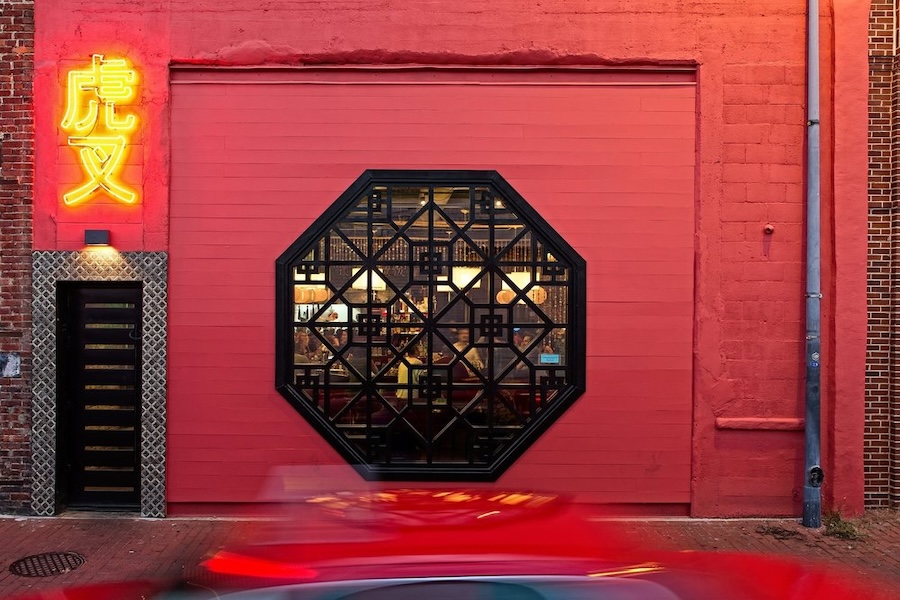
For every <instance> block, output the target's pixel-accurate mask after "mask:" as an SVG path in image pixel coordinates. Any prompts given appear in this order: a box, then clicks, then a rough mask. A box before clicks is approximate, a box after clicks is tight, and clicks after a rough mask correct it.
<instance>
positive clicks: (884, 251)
mask: <svg viewBox="0 0 900 600" xmlns="http://www.w3.org/2000/svg"><path fill="white" fill-rule="evenodd" d="M893 5H894V0H873V1H872V5H871V6H872V8H871V13H870V19H869V236H868V237H869V256H868V306H869V327H868V332H869V333H868V343H867V348H866V363H867V367H866V425H865V434H864V436H865V437H864V452H865V500H866V505H867V506H869V507H886V506H889V505H890V504H891V501H892V495H891V473H892V470H893V469H892V468H891V447H892V444H891V429H892V426H891V421H892V418H891V417H892V413H895V412H896V407H892V401H891V392H892V389H891V388H892V385H891V371H892V368H891V357H892V351H891V328H892V325H891V322H892V315H893V312H894V310H893V306H894V302H893V298H892V282H891V266H892V263H893V260H892V249H891V245H892V237H893V227H892V221H893V211H892V209H891V204H892V201H891V197H892V195H893V183H892V181H893V176H894V172H895V166H894V165H895V161H894V159H893V153H894V146H895V144H894V143H893V135H894V132H893V121H894V120H893V118H892V111H893V107H894V101H893V98H894V85H895V77H896V68H895V66H894V62H895V57H894V30H895V25H894V17H895V15H894V6H893ZM894 499H896V498H894Z"/></svg>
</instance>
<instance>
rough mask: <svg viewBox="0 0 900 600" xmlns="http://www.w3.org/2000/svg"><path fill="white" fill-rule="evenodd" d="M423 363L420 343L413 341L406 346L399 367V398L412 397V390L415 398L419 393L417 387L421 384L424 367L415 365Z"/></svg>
mask: <svg viewBox="0 0 900 600" xmlns="http://www.w3.org/2000/svg"><path fill="white" fill-rule="evenodd" d="M421 364H422V360H421V359H420V358H419V343H418V342H415V343H412V344H410V345H409V346H407V347H406V352H405V353H404V355H403V359H402V360H401V361H400V365H399V366H398V367H397V383H398V384H399V385H400V387H399V389H397V398H401V399H408V398H410V392H412V397H413V398H414V397H416V396H417V395H418V394H417V393H416V387H418V385H419V376H420V375H421V374H422V369H417V368H414V367H415V366H419V365H421Z"/></svg>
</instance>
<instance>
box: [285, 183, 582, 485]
mask: <svg viewBox="0 0 900 600" xmlns="http://www.w3.org/2000/svg"><path fill="white" fill-rule="evenodd" d="M276 265H277V267H276V268H277V274H276V281H277V284H276V285H277V298H278V300H277V302H278V306H277V308H276V312H277V314H278V318H279V319H280V321H279V326H278V327H277V330H278V334H277V335H279V336H280V337H279V338H278V339H276V352H277V368H276V387H277V388H278V389H279V391H280V392H281V393H282V395H284V397H285V398H286V399H287V400H288V401H289V402H290V403H291V404H292V405H293V406H294V407H295V408H296V409H297V411H298V412H299V413H300V414H301V415H303V416H304V417H305V418H306V419H307V420H308V421H309V422H310V423H312V424H313V425H314V426H315V427H316V428H317V429H318V430H319V431H320V432H321V433H322V434H323V436H324V437H325V439H326V440H328V441H329V443H331V444H332V446H333V447H335V449H337V450H338V451H339V452H341V453H342V454H343V455H344V456H345V457H346V459H347V460H348V462H350V463H351V464H353V465H356V466H357V467H358V469H359V470H360V471H361V472H362V474H363V475H364V476H365V477H368V478H371V479H378V480H381V479H395V480H413V479H431V480H433V479H441V480H487V479H496V477H498V476H499V475H500V474H501V473H502V472H503V470H504V469H506V468H508V467H509V465H511V464H512V463H513V461H515V460H516V458H517V457H518V456H519V455H521V454H522V452H524V451H525V449H526V448H527V447H528V445H530V444H531V443H533V442H534V440H536V439H537V438H538V437H539V436H540V435H541V434H542V433H543V431H544V430H546V428H547V427H548V426H549V425H550V424H551V423H552V422H553V421H554V420H555V419H556V418H558V417H559V415H561V414H562V413H563V412H564V411H565V410H566V409H567V408H568V406H570V405H571V403H572V402H573V401H574V400H575V399H576V398H577V397H578V395H579V394H580V393H581V392H582V391H583V385H584V384H583V377H584V369H583V368H582V367H581V365H580V361H581V360H582V358H581V357H583V355H584V351H583V347H584V336H583V330H584V327H583V324H584V317H583V307H584V304H585V302H584V301H583V297H584V293H585V292H584V280H583V274H584V262H583V260H582V259H581V258H580V257H579V256H578V255H577V253H576V252H575V251H574V250H573V249H572V248H571V246H569V245H568V244H567V243H566V242H565V240H563V239H562V238H561V237H559V235H558V234H556V233H555V232H554V231H553V229H552V227H550V225H549V224H547V223H546V222H545V221H544V220H543V219H542V218H541V217H540V215H538V214H537V213H536V212H534V210H533V209H532V208H531V207H530V206H529V205H528V203H527V202H526V201H525V199H524V198H522V197H521V196H520V195H519V194H518V193H517V192H516V191H515V190H514V189H513V188H512V187H511V186H509V184H508V183H506V182H505V181H504V180H503V179H502V178H501V177H500V176H499V174H497V173H496V172H493V171H490V172H488V171H484V172H453V171H441V172H437V173H434V172H427V171H412V172H394V171H390V172H381V171H368V172H366V174H364V175H363V176H362V177H361V178H360V179H359V180H357V182H356V183H355V184H354V185H353V186H351V188H349V189H348V191H347V192H345V194H343V195H342V196H341V198H339V199H338V200H337V201H336V202H335V203H334V204H333V205H332V207H331V208H330V209H329V211H328V212H327V213H326V214H325V215H323V216H322V217H321V218H320V219H319V220H317V221H316V223H314V224H313V225H312V226H311V227H310V228H309V229H307V231H306V232H305V233H303V234H302V235H301V237H300V238H299V239H298V240H297V241H296V242H295V243H294V244H293V245H292V246H291V247H290V248H289V249H288V250H286V251H285V252H284V253H283V254H282V256H281V257H280V258H279V259H278V261H277V263H276Z"/></svg>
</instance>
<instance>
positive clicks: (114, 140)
mask: <svg viewBox="0 0 900 600" xmlns="http://www.w3.org/2000/svg"><path fill="white" fill-rule="evenodd" d="M137 84H138V74H137V71H135V70H134V69H133V68H132V67H131V65H129V64H128V61H127V60H125V59H123V58H104V57H103V55H102V54H94V55H93V56H92V57H91V66H90V68H89V69H73V70H71V71H69V75H68V78H67V81H66V112H65V114H64V115H63V119H62V121H61V122H60V127H62V129H63V130H64V131H66V132H68V133H69V134H70V135H69V138H68V143H69V146H72V147H73V148H77V149H78V157H79V159H80V160H81V166H82V169H84V172H85V174H86V175H87V177H88V181H86V182H85V183H84V184H82V185H80V186H79V187H77V188H75V189H73V190H71V191H69V192H67V193H66V194H64V195H63V201H64V202H65V203H66V204H67V205H72V204H77V203H79V202H81V201H83V200H86V199H88V198H90V197H91V196H93V195H95V194H97V193H99V192H101V191H102V192H105V193H106V194H107V195H109V196H110V197H111V198H113V199H115V200H118V201H120V202H124V203H126V204H133V203H134V202H135V201H136V200H137V193H135V192H134V191H133V190H131V189H129V188H128V187H126V186H125V185H123V184H122V183H120V182H118V181H117V178H118V175H119V173H120V172H121V170H122V167H123V166H124V165H125V158H126V155H127V153H126V150H127V148H128V144H129V142H130V141H131V135H132V133H134V130H135V128H136V127H137V121H138V119H137V116H135V115H133V114H127V115H124V116H123V115H120V114H119V113H118V112H117V109H116V104H117V103H118V104H120V105H123V104H128V103H129V102H131V101H132V100H134V98H135V97H136V95H137Z"/></svg>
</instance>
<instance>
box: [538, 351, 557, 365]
mask: <svg viewBox="0 0 900 600" xmlns="http://www.w3.org/2000/svg"><path fill="white" fill-rule="evenodd" d="M538 358H539V359H540V361H541V364H542V365H558V364H559V354H544V353H541V354H540V356H539V357H538Z"/></svg>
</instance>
